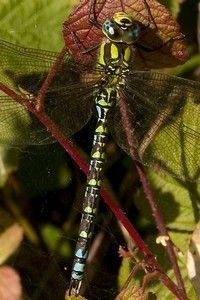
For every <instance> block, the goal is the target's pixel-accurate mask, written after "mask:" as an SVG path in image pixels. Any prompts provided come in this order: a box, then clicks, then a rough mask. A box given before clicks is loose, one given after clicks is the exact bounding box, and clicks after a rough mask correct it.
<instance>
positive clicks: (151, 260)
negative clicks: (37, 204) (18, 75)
mask: <svg viewBox="0 0 200 300" xmlns="http://www.w3.org/2000/svg"><path fill="white" fill-rule="evenodd" d="M0 90H1V91H3V92H4V93H5V94H7V95H8V96H9V97H11V98H12V99H13V100H15V101H16V102H18V103H19V104H21V105H22V106H24V107H25V108H26V109H27V110H28V111H30V112H31V113H33V114H34V115H35V116H36V117H37V118H38V119H39V121H40V122H41V123H42V124H43V125H44V126H45V127H46V129H47V131H48V132H51V134H52V136H54V138H55V139H56V140H57V141H58V143H59V144H60V145H61V146H62V147H63V148H64V149H65V150H66V152H67V153H68V154H69V155H70V156H71V158H72V159H73V160H74V161H75V162H76V163H77V165H78V166H79V167H80V169H81V170H82V171H83V172H84V173H85V174H87V171H88V165H87V163H86V162H85V161H84V160H83V159H82V158H81V157H80V155H79V153H78V151H77V150H76V149H75V148H74V147H73V145H72V143H71V142H70V141H68V140H67V139H66V138H65V136H64V135H63V134H62V133H61V132H60V130H59V129H58V128H57V127H56V125H55V124H54V123H53V122H52V121H51V119H50V118H49V117H48V116H47V115H46V114H45V113H44V112H43V111H38V110H36V108H35V107H34V106H33V104H32V103H30V102H28V101H24V99H23V98H21V97H20V96H19V95H18V94H16V93H15V92H14V91H13V90H11V89H10V88H8V87H7V86H6V85H4V84H1V83H0ZM101 195H102V197H103V199H104V201H105V203H106V204H107V205H108V206H109V208H110V209H111V210H112V212H113V214H114V215H115V216H116V218H117V219H118V220H120V222H121V223H122V224H123V226H124V227H125V228H126V230H127V231H128V233H129V234H130V236H131V237H132V239H133V240H134V242H135V243H136V245H137V246H138V248H139V249H140V250H141V252H142V253H143V255H144V256H145V258H146V260H147V263H148V265H149V266H150V267H151V268H152V269H153V270H157V271H158V273H159V279H160V280H161V281H162V283H163V284H164V285H165V286H166V287H168V289H169V290H170V291H171V292H172V293H173V294H174V295H175V296H176V297H177V298H178V299H180V300H187V297H186V295H185V293H184V292H183V291H182V290H180V289H179V288H178V287H177V286H176V285H175V284H174V283H173V282H172V281H171V280H170V278H169V277H168V276H167V275H165V274H164V273H162V271H161V268H160V266H159V264H158V263H157V261H156V259H155V257H154V255H153V254H152V253H151V251H150V250H149V249H148V247H147V246H146V244H145V243H144V242H143V240H142V239H141V237H140V236H139V234H138V233H137V231H136V230H135V229H134V228H133V226H132V224H131V223H130V222H129V220H128V219H127V217H126V215H125V214H124V213H123V212H122V210H121V209H120V208H119V207H118V206H117V204H116V203H115V202H114V201H113V200H112V197H111V195H110V194H109V193H108V191H107V190H106V189H101Z"/></svg>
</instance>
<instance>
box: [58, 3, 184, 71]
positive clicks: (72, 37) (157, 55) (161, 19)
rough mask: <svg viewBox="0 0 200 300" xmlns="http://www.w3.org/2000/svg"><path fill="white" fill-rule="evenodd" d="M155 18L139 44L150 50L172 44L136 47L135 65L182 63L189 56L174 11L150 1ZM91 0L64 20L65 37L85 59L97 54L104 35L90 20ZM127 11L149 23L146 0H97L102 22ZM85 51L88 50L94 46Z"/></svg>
mask: <svg viewBox="0 0 200 300" xmlns="http://www.w3.org/2000/svg"><path fill="white" fill-rule="evenodd" d="M146 2H147V4H148V7H149V8H150V11H151V15H152V17H153V20H154V21H153V20H152V19H151V20H150V26H149V27H148V28H146V29H145V30H144V32H143V34H142V36H141V38H140V39H139V41H138V43H139V44H140V45H143V46H145V47H146V48H149V49H155V48H156V47H159V46H160V45H162V44H165V43H166V42H168V41H169V40H170V42H169V43H167V44H166V45H164V46H163V47H161V48H160V49H159V50H156V51H154V52H146V51H144V50H141V49H138V48H137V54H136V58H135V68H136V69H144V68H163V67H173V66H176V65H178V64H181V63H183V62H184V61H185V60H186V59H187V58H188V53H187V50H186V46H185V44H184V36H183V34H182V33H180V27H179V25H178V23H177V22H176V21H175V20H174V19H173V17H172V15H171V13H170V12H169V11H168V10H167V9H166V8H165V7H164V6H163V5H161V4H160V3H158V2H157V1H155V0H147V1H146ZM89 7H90V1H88V0H81V1H80V4H79V6H78V7H77V8H76V9H75V11H74V12H73V13H72V14H71V15H70V17H69V19H68V20H67V21H66V22H65V23H64V28H63V34H64V39H65V42H66V44H67V46H68V47H69V49H70V50H71V52H72V54H73V55H74V57H75V58H76V59H77V60H79V61H81V62H83V61H87V60H89V59H90V58H91V56H94V55H96V51H97V50H96V48H97V47H96V48H95V46H97V45H99V44H100V43H101V42H102V39H103V38H104V36H103V33H102V31H101V30H100V29H98V28H96V27H95V26H94V25H91V24H90V23H89V22H88V21H89V17H88V16H89ZM119 11H125V12H126V13H128V14H130V15H131V16H132V17H133V19H134V20H136V21H138V22H140V23H142V24H144V25H148V24H149V16H150V14H149V12H148V11H147V7H146V5H145V2H144V0H124V1H123V3H122V0H115V1H113V0H98V1H96V5H95V12H96V16H97V20H98V23H99V24H102V23H103V22H104V21H105V19H107V18H111V17H112V16H113V14H114V13H115V12H119ZM155 24H156V25H155ZM93 48H95V49H94V50H92V51H89V52H88V53H86V54H83V53H82V52H83V51H84V50H85V49H93Z"/></svg>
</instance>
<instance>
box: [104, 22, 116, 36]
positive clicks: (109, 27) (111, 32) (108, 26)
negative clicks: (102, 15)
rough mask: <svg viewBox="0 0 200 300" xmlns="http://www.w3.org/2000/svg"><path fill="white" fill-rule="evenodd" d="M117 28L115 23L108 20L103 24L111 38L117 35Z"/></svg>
mask: <svg viewBox="0 0 200 300" xmlns="http://www.w3.org/2000/svg"><path fill="white" fill-rule="evenodd" d="M115 27H116V25H115V23H114V22H112V21H110V20H106V21H105V22H104V24H103V30H104V31H105V33H106V34H107V35H109V36H110V37H111V36H114V35H115Z"/></svg>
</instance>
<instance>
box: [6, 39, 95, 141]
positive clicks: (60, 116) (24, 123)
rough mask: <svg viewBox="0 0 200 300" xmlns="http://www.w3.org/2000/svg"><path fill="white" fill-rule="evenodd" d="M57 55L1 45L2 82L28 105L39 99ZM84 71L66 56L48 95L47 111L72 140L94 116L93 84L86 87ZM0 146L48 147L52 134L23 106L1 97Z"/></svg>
mask: <svg viewBox="0 0 200 300" xmlns="http://www.w3.org/2000/svg"><path fill="white" fill-rule="evenodd" d="M57 56H58V53H55V52H49V51H45V50H37V49H31V48H30V49H28V48H23V47H20V46H16V45H13V44H11V43H8V42H5V41H0V82H1V83H3V84H4V85H6V86H7V87H9V88H10V89H12V90H14V91H15V92H16V93H17V94H19V95H20V96H22V97H23V98H24V99H25V101H33V100H32V99H34V98H35V97H37V94H38V91H39V90H40V88H41V86H42V84H43V82H44V80H45V78H46V76H47V74H48V72H49V70H50V68H51V67H52V65H53V63H54V62H55V60H56V58H57ZM85 72H86V66H82V68H81V67H80V66H79V65H78V64H77V63H76V62H75V61H74V60H73V58H72V57H71V55H70V54H69V53H67V54H66V57H65V58H64V60H63V62H62V64H61V66H60V68H59V70H58V71H57V73H56V76H55V78H54V80H53V82H52V84H51V85H50V87H49V89H48V90H47V91H46V96H45V101H44V108H45V112H46V113H47V114H48V115H49V117H50V118H51V119H52V120H53V121H54V122H55V123H56V125H57V126H58V127H59V128H60V130H61V131H62V132H63V133H64V134H65V135H66V137H70V136H71V135H73V134H74V133H75V132H77V131H79V130H80V129H81V128H82V127H83V126H84V125H85V124H86V123H87V122H88V119H89V118H90V116H91V113H92V109H91V108H92V103H93V102H92V92H93V89H92V84H86V83H85V81H84V74H85ZM0 125H1V128H2V129H1V132H0V142H2V143H10V144H47V143H51V142H53V141H54V139H53V138H52V136H51V133H48V132H47V130H46V129H45V128H44V127H43V125H41V124H40V122H39V121H38V120H37V119H36V118H35V117H34V116H32V115H30V113H29V112H28V111H27V110H26V109H25V108H24V107H22V106H21V105H20V104H18V103H16V102H15V101H14V100H13V99H12V98H9V97H8V96H5V94H3V93H2V92H1V94H0Z"/></svg>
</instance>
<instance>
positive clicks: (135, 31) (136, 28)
mask: <svg viewBox="0 0 200 300" xmlns="http://www.w3.org/2000/svg"><path fill="white" fill-rule="evenodd" d="M140 34H141V27H140V25H139V24H137V23H135V24H133V26H131V27H130V29H129V36H130V38H131V39H132V41H133V42H134V41H136V40H137V39H138V38H139V37H140Z"/></svg>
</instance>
